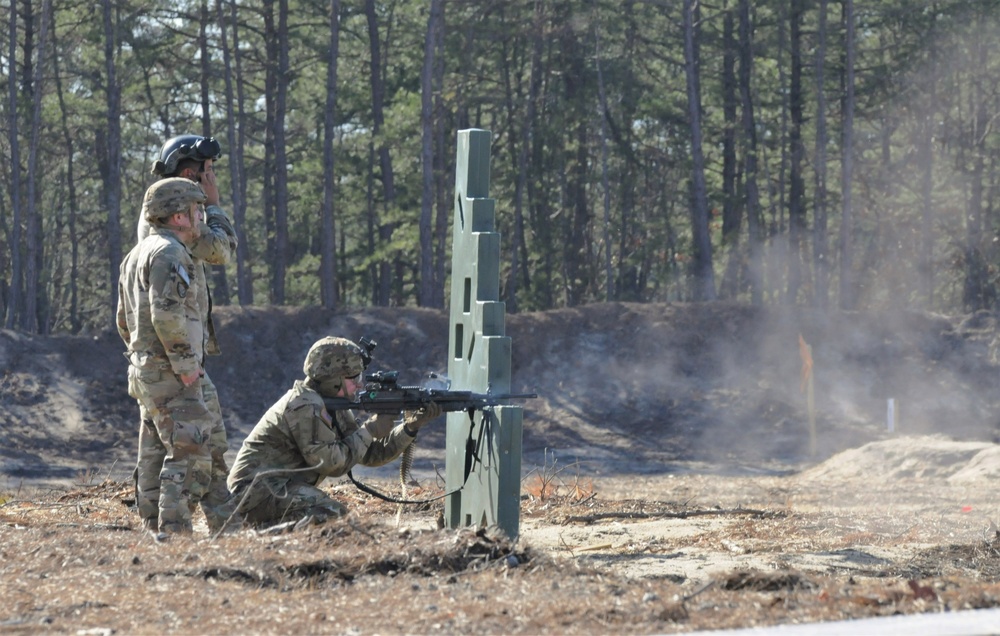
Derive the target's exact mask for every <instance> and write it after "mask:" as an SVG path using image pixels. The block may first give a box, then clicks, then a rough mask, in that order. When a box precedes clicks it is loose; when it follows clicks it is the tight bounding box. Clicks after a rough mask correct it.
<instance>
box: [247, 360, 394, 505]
mask: <svg viewBox="0 0 1000 636" xmlns="http://www.w3.org/2000/svg"><path fill="white" fill-rule="evenodd" d="M379 417H389V418H392V416H391V415H380V416H379ZM412 441H413V437H412V436H411V435H410V434H408V433H407V432H406V431H405V430H404V426H403V424H401V423H400V424H398V425H397V426H396V427H395V428H393V429H392V432H391V433H390V434H389V436H388V437H386V438H384V439H377V440H373V439H372V436H371V433H369V432H368V430H367V429H366V428H365V427H363V426H359V423H358V420H357V417H356V416H355V415H354V413H353V412H351V411H336V412H335V413H334V416H333V417H331V416H330V414H329V412H327V410H326V408H325V407H324V406H323V398H322V397H321V396H320V394H319V393H317V392H316V391H314V390H313V389H311V388H309V386H307V384H306V382H304V381H302V380H298V381H296V382H295V385H294V386H293V387H292V389H291V390H290V391H288V392H287V393H285V395H284V396H283V397H282V398H281V399H280V400H278V401H277V402H276V403H275V404H274V406H272V407H271V408H270V410H268V411H267V413H265V414H264V416H263V417H262V418H261V419H260V421H259V422H257V425H256V426H254V428H253V431H251V432H250V435H249V436H247V438H246V440H245V441H244V442H243V446H242V447H241V448H240V452H239V454H238V455H237V456H236V461H235V462H234V464H233V468H232V471H231V472H230V474H229V489H230V490H231V491H232V492H233V498H234V502H240V500H241V499H242V497H243V496H244V495H245V494H246V489H247V488H248V487H249V486H250V484H251V482H252V481H253V478H254V476H255V475H256V474H257V473H259V472H263V471H270V470H278V471H281V470H284V471H288V470H293V469H301V468H308V467H310V466H317V467H316V468H315V469H312V470H305V471H302V472H294V473H288V472H286V473H284V474H277V475H273V476H268V477H263V478H261V479H260V480H258V482H257V484H256V485H255V486H254V487H253V489H252V491H250V493H249V495H248V496H247V497H246V500H245V501H243V502H242V504H241V505H240V512H241V514H243V515H244V520H245V521H247V522H248V523H250V524H252V525H265V524H269V523H277V522H281V521H291V520H296V519H299V518H303V517H306V516H308V515H315V516H317V517H319V518H326V517H330V516H339V515H343V514H344V513H345V512H346V508H345V507H344V505H343V504H341V503H339V502H337V501H335V500H333V499H331V498H330V497H329V496H328V495H327V494H326V493H325V492H324V491H323V490H321V489H320V488H319V485H320V483H321V482H322V481H323V479H324V478H326V477H339V476H341V475H344V474H346V473H347V471H349V470H350V469H351V468H353V467H354V466H355V465H357V464H361V465H363V466H382V465H384V464H387V463H389V462H391V461H392V460H394V459H395V458H397V457H399V455H400V454H401V453H402V452H403V450H404V449H405V448H406V447H407V446H409V445H410V443H411V442H412Z"/></svg>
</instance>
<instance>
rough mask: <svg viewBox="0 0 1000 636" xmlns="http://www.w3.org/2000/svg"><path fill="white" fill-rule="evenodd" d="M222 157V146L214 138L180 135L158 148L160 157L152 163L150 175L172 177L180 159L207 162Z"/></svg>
mask: <svg viewBox="0 0 1000 636" xmlns="http://www.w3.org/2000/svg"><path fill="white" fill-rule="evenodd" d="M221 156H222V146H220V145H219V142H218V141H216V140H215V137H202V136H201V135H180V136H178V137H174V138H173V139H168V140H167V141H166V142H164V144H163V147H162V148H160V157H159V158H158V159H157V160H156V161H154V162H153V170H152V173H153V174H155V175H159V176H161V177H163V176H166V175H172V174H173V173H175V172H176V171H177V163H178V162H179V161H180V160H181V159H194V160H195V161H207V160H209V159H212V160H213V161H214V160H215V159H218V158H219V157H221Z"/></svg>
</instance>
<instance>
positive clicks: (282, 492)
mask: <svg viewBox="0 0 1000 636" xmlns="http://www.w3.org/2000/svg"><path fill="white" fill-rule="evenodd" d="M251 483H252V482H251ZM249 487H250V486H249V484H248V485H247V486H244V487H242V488H238V489H237V491H236V492H235V493H234V496H233V499H234V502H241V501H242V500H243V499H244V495H246V497H245V499H246V500H245V501H242V504H241V505H240V512H241V514H242V516H243V521H245V522H246V523H248V524H249V525H252V526H258V527H259V526H268V525H271V524H275V523H282V522H285V521H298V520H299V519H302V518H304V517H308V516H313V517H316V518H317V520H319V521H326V520H327V519H329V518H331V517H342V516H344V515H346V514H347V507H346V506H344V504H342V503H340V502H339V501H336V500H335V499H332V498H330V496H329V495H327V494H326V492H324V491H323V490H322V489H320V488H318V487H317V486H314V485H313V484H309V483H306V482H302V481H289V480H288V479H287V478H274V477H265V478H264V479H260V480H258V481H257V483H256V484H253V490H251V491H249V492H248V491H247V489H248V488H249Z"/></svg>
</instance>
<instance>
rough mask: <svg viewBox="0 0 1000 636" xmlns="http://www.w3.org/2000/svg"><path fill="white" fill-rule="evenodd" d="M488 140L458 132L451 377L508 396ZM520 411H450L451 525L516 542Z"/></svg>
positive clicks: (507, 344) (486, 134)
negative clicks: (495, 529) (489, 530)
mask: <svg viewBox="0 0 1000 636" xmlns="http://www.w3.org/2000/svg"><path fill="white" fill-rule="evenodd" d="M491 137H492V134H491V133H490V131H488V130H478V129H468V130H460V131H459V132H458V147H457V150H456V161H455V210H454V220H453V224H452V261H451V263H452V264H451V313H450V320H449V326H450V334H449V342H448V376H449V377H450V378H451V381H452V388H453V389H462V390H471V391H475V392H479V393H485V392H487V391H492V392H494V393H508V392H510V382H511V378H510V359H511V341H510V338H509V337H507V336H505V335H504V328H505V324H504V320H505V319H504V312H505V305H504V303H502V302H500V234H499V233H497V232H496V231H495V203H496V202H495V200H494V199H491V198H489V187H490V141H491ZM522 414H523V409H522V407H520V406H497V407H494V408H492V409H486V410H484V411H476V412H475V413H474V416H473V419H471V420H470V417H469V414H468V413H464V412H458V413H448V427H447V433H446V446H447V449H446V452H447V456H446V461H445V479H446V482H447V489H448V490H453V489H456V488H459V487H460V486H462V484H463V482H464V483H465V486H464V487H463V488H461V490H459V491H458V492H455V493H453V494H451V495H449V496H448V497H447V498H446V499H445V523H447V524H448V526H449V527H451V528H458V527H461V526H487V525H496V526H499V527H500V529H502V530H503V531H504V532H506V533H507V535H508V536H509V537H510V538H512V539H513V538H516V537H517V535H518V526H519V523H520V501H521V423H522ZM470 440H472V442H474V443H475V447H476V449H477V452H476V455H477V456H478V457H477V458H475V459H473V458H471V457H469V454H470V453H471V448H470V447H471V446H472V444H470ZM470 460H471V463H469V462H470ZM466 471H470V472H469V475H468V479H466Z"/></svg>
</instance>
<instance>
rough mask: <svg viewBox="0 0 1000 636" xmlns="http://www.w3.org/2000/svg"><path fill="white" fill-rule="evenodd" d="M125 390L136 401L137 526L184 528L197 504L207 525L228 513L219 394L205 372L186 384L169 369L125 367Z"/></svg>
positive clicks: (217, 524)
mask: <svg viewBox="0 0 1000 636" xmlns="http://www.w3.org/2000/svg"><path fill="white" fill-rule="evenodd" d="M129 395H131V396H132V397H134V398H136V400H137V401H138V403H139V415H140V419H141V424H140V427H139V453H138V460H137V462H136V468H135V472H134V473H133V477H134V480H135V496H136V507H137V508H138V510H139V516H140V518H141V519H142V522H143V525H144V526H145V527H147V528H149V529H153V528H157V529H159V530H160V531H161V532H190V531H191V530H192V525H191V516H192V513H193V511H194V509H195V507H197V506H198V505H200V506H201V509H202V511H203V512H204V513H205V518H206V520H207V521H208V526H209V530H210V531H211V532H215V531H216V530H217V529H219V528H220V527H221V526H222V524H223V523H225V521H226V519H227V518H228V517H229V513H230V512H232V508H231V507H230V497H229V491H228V490H227V488H226V476H227V473H228V472H229V470H228V467H227V466H226V460H225V457H224V456H225V453H226V450H227V449H228V444H227V441H226V429H225V426H224V424H223V422H222V413H221V410H220V407H219V396H218V392H217V391H216V389H215V385H214V384H213V383H212V380H211V379H210V378H209V377H208V375H207V374H206V375H205V376H203V377H202V378H201V379H200V380H199V381H197V382H195V383H194V384H193V385H191V386H189V387H185V386H184V385H183V384H181V382H180V380H179V379H178V378H177V376H175V375H174V374H173V373H172V372H171V371H170V370H156V369H139V368H136V367H129Z"/></svg>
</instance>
